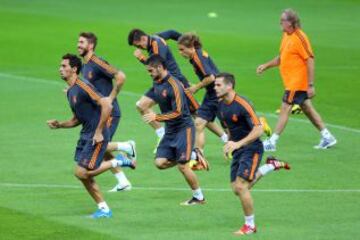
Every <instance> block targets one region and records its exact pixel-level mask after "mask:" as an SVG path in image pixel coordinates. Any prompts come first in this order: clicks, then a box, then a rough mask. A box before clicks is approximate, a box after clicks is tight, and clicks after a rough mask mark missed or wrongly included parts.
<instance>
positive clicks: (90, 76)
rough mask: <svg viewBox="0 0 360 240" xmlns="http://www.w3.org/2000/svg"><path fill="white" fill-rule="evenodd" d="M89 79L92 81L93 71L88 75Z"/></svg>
mask: <svg viewBox="0 0 360 240" xmlns="http://www.w3.org/2000/svg"><path fill="white" fill-rule="evenodd" d="M87 77H88V79H92V78H93V73H92V71H89V73H88V76H87Z"/></svg>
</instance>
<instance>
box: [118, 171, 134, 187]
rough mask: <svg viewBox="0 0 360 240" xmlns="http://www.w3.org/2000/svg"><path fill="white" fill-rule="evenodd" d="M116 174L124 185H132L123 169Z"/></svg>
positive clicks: (119, 181)
mask: <svg viewBox="0 0 360 240" xmlns="http://www.w3.org/2000/svg"><path fill="white" fill-rule="evenodd" d="M114 176H115V177H116V179H117V180H118V183H119V184H120V185H122V186H126V185H130V182H129V180H128V179H127V178H126V176H125V173H124V172H123V171H121V172H118V173H115V174H114Z"/></svg>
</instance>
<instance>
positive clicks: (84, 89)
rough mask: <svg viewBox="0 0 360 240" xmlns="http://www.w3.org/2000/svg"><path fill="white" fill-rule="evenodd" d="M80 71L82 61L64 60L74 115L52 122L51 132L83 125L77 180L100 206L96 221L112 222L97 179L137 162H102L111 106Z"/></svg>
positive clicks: (63, 74)
mask: <svg viewBox="0 0 360 240" xmlns="http://www.w3.org/2000/svg"><path fill="white" fill-rule="evenodd" d="M80 69H81V60H80V58H78V57H77V56H75V55H72V54H66V55H64V56H63V58H62V61H61V65H60V69H59V70H60V75H61V78H62V79H63V80H65V81H66V83H67V84H68V85H69V88H68V90H67V99H68V101H69V105H70V107H71V110H72V112H73V117H72V118H71V119H70V120H68V121H63V122H59V121H58V120H49V121H47V124H48V125H49V127H50V128H51V129H59V128H73V127H76V126H78V125H82V129H81V132H80V138H79V141H78V144H77V147H76V151H75V160H76V162H77V166H76V167H75V176H76V177H77V178H78V179H79V180H80V181H81V182H82V183H83V185H84V187H85V188H86V190H87V191H88V193H89V195H90V196H91V197H92V198H93V199H94V201H95V202H96V203H97V205H98V210H97V211H96V212H95V213H94V214H93V215H92V217H93V218H109V217H111V216H112V212H111V210H110V208H109V206H108V205H107V203H106V202H105V200H104V197H103V195H102V194H101V192H100V188H99V186H98V185H97V183H96V182H95V179H94V177H95V176H97V175H99V174H101V173H103V172H104V171H106V170H108V169H112V168H116V167H119V166H123V167H125V166H127V167H131V168H135V162H134V161H130V160H129V159H127V158H125V157H123V158H121V159H119V160H115V159H113V160H111V161H105V162H103V161H102V160H103V158H104V155H105V152H106V149H107V145H108V143H109V140H110V132H109V129H108V127H107V126H106V122H107V121H108V119H109V117H110V114H111V110H112V103H111V101H109V99H108V98H104V97H102V96H101V94H100V93H98V92H97V90H96V89H95V88H94V87H93V86H92V85H91V84H90V83H89V82H88V81H86V80H83V81H82V80H80V79H79V78H78V74H79V72H80Z"/></svg>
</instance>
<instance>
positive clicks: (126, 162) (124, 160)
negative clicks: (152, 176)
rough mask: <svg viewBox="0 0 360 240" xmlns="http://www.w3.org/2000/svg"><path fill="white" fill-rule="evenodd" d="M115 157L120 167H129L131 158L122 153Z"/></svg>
mask: <svg viewBox="0 0 360 240" xmlns="http://www.w3.org/2000/svg"><path fill="white" fill-rule="evenodd" d="M115 158H116V160H117V161H118V162H119V166H120V167H130V166H131V165H132V162H131V160H130V159H128V158H127V157H126V156H124V155H122V154H118V155H116V157H115Z"/></svg>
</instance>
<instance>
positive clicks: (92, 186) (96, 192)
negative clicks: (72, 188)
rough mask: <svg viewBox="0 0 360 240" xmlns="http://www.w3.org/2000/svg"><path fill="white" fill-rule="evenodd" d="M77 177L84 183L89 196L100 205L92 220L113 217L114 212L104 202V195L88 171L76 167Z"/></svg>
mask: <svg viewBox="0 0 360 240" xmlns="http://www.w3.org/2000/svg"><path fill="white" fill-rule="evenodd" d="M75 176H76V177H77V178H78V179H79V180H80V181H81V182H82V184H83V185H84V187H85V188H86V190H87V191H88V193H89V195H90V196H91V197H92V198H93V199H94V201H95V202H96V203H97V205H98V210H97V211H96V212H95V213H94V214H92V215H91V217H92V218H110V217H112V212H111V210H110V208H109V206H108V205H107V203H106V202H105V200H104V197H103V195H102V193H101V192H100V188H99V186H98V185H97V184H96V182H95V180H94V178H93V177H91V176H89V174H88V170H87V169H85V168H83V167H80V166H76V168H75Z"/></svg>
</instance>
